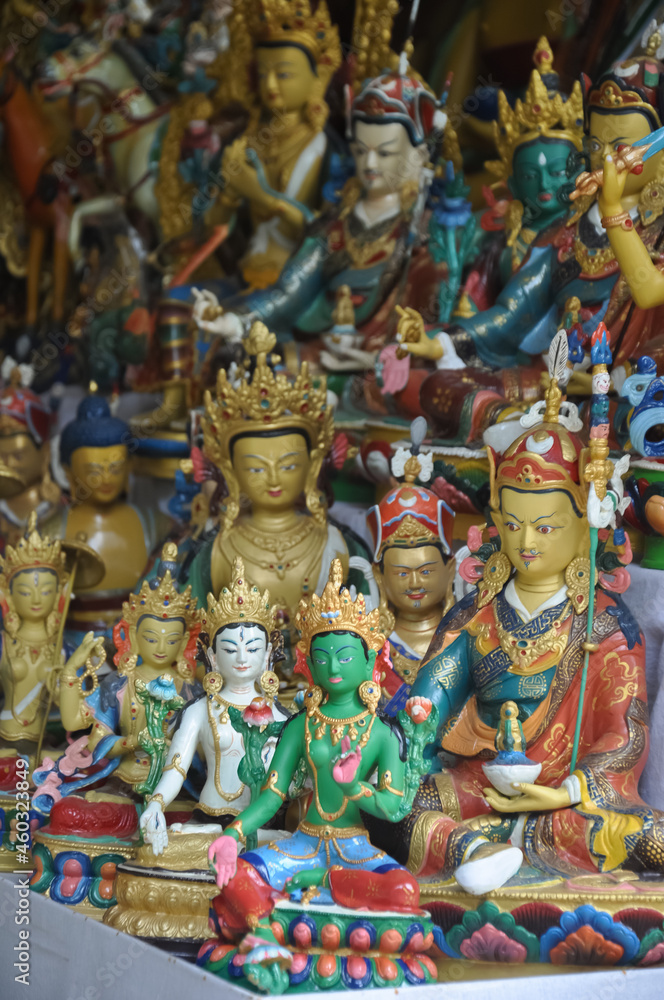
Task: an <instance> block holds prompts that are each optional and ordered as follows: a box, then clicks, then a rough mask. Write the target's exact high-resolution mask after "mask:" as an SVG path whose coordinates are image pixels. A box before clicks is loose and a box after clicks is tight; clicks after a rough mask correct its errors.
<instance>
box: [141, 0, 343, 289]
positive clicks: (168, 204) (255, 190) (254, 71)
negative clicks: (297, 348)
mask: <svg viewBox="0 0 664 1000" xmlns="http://www.w3.org/2000/svg"><path fill="white" fill-rule="evenodd" d="M226 26H227V29H228V34H229V45H228V48H227V49H226V51H225V52H224V53H222V55H221V56H220V57H219V59H218V60H217V61H216V63H215V64H214V65H213V66H211V67H210V69H209V71H208V75H209V76H212V77H215V78H216V79H217V81H218V83H219V87H218V90H217V91H216V92H215V93H214V94H212V95H211V98H207V97H202V96H201V95H200V94H197V95H192V97H191V99H190V100H187V99H185V101H184V102H183V103H182V105H181V107H179V108H176V109H175V114H174V116H173V119H172V122H171V127H170V130H169V134H168V136H167V137H166V143H165V146H164V156H163V158H162V166H161V172H162V178H163V179H162V181H161V185H162V190H163V192H164V195H165V199H164V201H163V222H164V229H165V233H166V235H167V236H169V235H175V232H174V231H173V227H174V225H175V226H177V225H178V220H179V219H180V218H181V213H177V212H175V213H174V212H173V211H171V208H172V207H174V206H175V205H176V204H177V202H178V200H179V201H180V202H181V201H182V190H183V187H184V186H185V185H184V183H183V181H182V178H181V176H180V175H179V174H178V161H179V157H180V147H181V141H182V138H183V135H184V130H185V129H186V128H187V127H189V126H190V123H191V122H192V121H193V122H194V123H199V124H203V125H204V124H205V121H206V120H208V121H209V119H210V118H212V117H213V116H214V115H215V114H216V113H217V112H218V111H220V110H221V109H223V108H224V107H225V106H227V105H233V104H235V105H236V106H237V104H238V103H239V104H240V105H241V106H242V107H243V109H244V111H245V112H247V113H248V125H247V127H246V129H245V131H244V132H243V134H242V135H241V136H240V137H239V138H236V139H235V140H234V141H233V142H232V143H231V144H230V145H228V146H227V147H226V148H225V149H224V151H223V153H222V156H221V163H220V167H219V173H220V176H221V182H222V190H221V194H220V196H219V199H218V201H217V204H216V206H215V207H214V208H213V209H212V210H211V212H209V213H208V215H209V218H210V221H212V220H213V217H214V221H216V222H223V221H228V219H229V218H231V217H233V216H235V215H236V213H237V212H238V210H239V209H240V208H241V207H242V205H247V206H248V208H249V216H250V227H249V236H250V240H249V245H248V248H247V249H246V252H245V253H244V256H243V257H242V259H241V261H240V267H239V270H240V272H241V274H242V276H243V278H244V280H245V282H247V283H248V284H249V285H250V286H252V287H260V288H262V287H265V286H266V285H269V284H271V283H272V282H274V281H275V280H276V279H277V277H278V276H279V273H280V271H281V268H282V267H283V265H284V263H285V262H286V260H287V259H288V257H289V256H290V254H291V253H292V251H293V250H294V248H295V247H296V246H297V243H298V240H299V237H300V234H301V232H302V229H303V227H304V225H305V223H306V222H308V221H310V219H311V218H312V215H313V212H314V211H315V210H316V209H318V208H319V207H320V204H321V189H322V173H323V168H324V164H325V162H326V160H327V158H328V156H329V152H330V150H329V146H330V136H329V135H328V134H326V132H325V125H326V122H327V118H328V114H329V108H328V105H327V103H326V102H325V92H326V90H327V87H328V84H329V82H330V79H331V77H332V75H333V73H334V72H335V70H336V69H337V68H338V67H339V65H340V64H341V48H340V45H339V34H338V31H337V28H336V26H334V25H333V24H332V22H331V20H330V15H329V12H328V9H327V4H326V3H325V0H320V2H318V3H317V4H316V3H315V2H313V3H310V2H309V0H247V2H246V3H242V4H235V5H234V7H233V10H232V12H231V14H230V16H229V18H228V20H227V22H226ZM169 195H171V197H169Z"/></svg>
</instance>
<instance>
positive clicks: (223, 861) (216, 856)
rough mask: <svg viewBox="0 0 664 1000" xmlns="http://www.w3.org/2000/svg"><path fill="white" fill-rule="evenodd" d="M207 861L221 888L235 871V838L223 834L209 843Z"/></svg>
mask: <svg viewBox="0 0 664 1000" xmlns="http://www.w3.org/2000/svg"><path fill="white" fill-rule="evenodd" d="M208 862H209V864H210V868H211V869H212V871H213V872H214V873H215V875H216V878H217V885H218V886H219V888H220V889H223V888H224V886H225V885H228V883H229V882H230V880H231V879H232V878H233V876H234V875H235V872H236V871H237V840H235V838H234V837H229V836H228V834H223V835H222V836H221V837H217V839H216V840H215V841H213V842H212V843H211V844H210V847H209V849H208Z"/></svg>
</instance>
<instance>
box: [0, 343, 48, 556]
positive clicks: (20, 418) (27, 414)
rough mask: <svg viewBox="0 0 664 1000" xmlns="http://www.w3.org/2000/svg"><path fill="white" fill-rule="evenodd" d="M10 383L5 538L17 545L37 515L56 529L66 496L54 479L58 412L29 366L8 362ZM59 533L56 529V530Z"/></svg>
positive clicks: (0, 457)
mask: <svg viewBox="0 0 664 1000" xmlns="http://www.w3.org/2000/svg"><path fill="white" fill-rule="evenodd" d="M8 368H9V369H10V371H9V385H7V386H5V388H4V389H3V390H2V392H1V393H0V536H1V537H2V540H3V541H4V543H5V544H6V543H7V542H9V543H10V544H12V545H15V544H16V543H17V542H18V541H19V539H20V538H22V536H23V534H24V532H25V529H26V528H27V526H28V521H29V519H30V515H31V514H32V513H33V511H34V513H36V515H37V526H38V527H39V528H40V529H43V530H46V531H47V532H49V531H51V529H52V528H54V526H55V525H56V524H57V519H58V516H59V514H60V513H61V511H62V504H63V499H62V493H61V491H60V488H59V487H58V485H57V484H56V483H54V482H53V480H52V479H51V472H50V464H51V445H50V440H49V439H50V437H51V432H52V429H53V413H52V412H51V410H50V409H49V407H48V406H47V405H46V404H45V403H44V402H43V400H42V399H40V397H39V396H38V395H37V394H36V393H34V392H32V390H31V389H30V388H29V387H28V385H27V384H24V380H25V382H27V381H28V380H29V379H28V377H27V372H29V371H30V369H29V368H28V366H27V365H15V366H13V367H12V363H11V359H5V361H4V363H3V366H2V373H3V376H5V377H6V375H5V373H6V371H7V369H8ZM53 533H55V531H53Z"/></svg>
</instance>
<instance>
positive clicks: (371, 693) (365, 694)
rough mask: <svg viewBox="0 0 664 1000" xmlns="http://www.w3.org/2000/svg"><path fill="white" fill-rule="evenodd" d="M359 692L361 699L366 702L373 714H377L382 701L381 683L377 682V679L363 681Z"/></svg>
mask: <svg viewBox="0 0 664 1000" xmlns="http://www.w3.org/2000/svg"><path fill="white" fill-rule="evenodd" d="M357 693H358V695H359V696H360V701H362V702H364V704H365V705H366V706H367V708H368V709H369V711H370V712H371V714H372V715H375V714H376V709H377V708H378V702H379V701H380V684H376V682H375V681H362V683H361V684H360V686H359V688H358V689H357Z"/></svg>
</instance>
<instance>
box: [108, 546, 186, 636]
mask: <svg viewBox="0 0 664 1000" xmlns="http://www.w3.org/2000/svg"><path fill="white" fill-rule="evenodd" d="M177 554H178V549H177V545H175V543H174V542H167V543H166V545H164V547H163V549H162V550H161V562H162V568H163V565H164V564H166V565H167V566H168V564H169V563H171V564H174V563H175V562H176V559H177ZM144 615H150V617H152V618H183V619H184V624H185V629H186V630H187V631H189V630H190V629H191V627H192V626H193V625H196V624H198V622H199V621H200V617H201V613H200V611H198V610H197V609H196V598H195V597H192V596H191V587H187V588H186V590H183V591H182V593H180V591H179V590H178V587H177V584H176V582H175V580H174V579H173V576H172V574H171V570H170V568H167V569H166V572H165V573H164V574H163V576H161V577H157V578H156V579H152V580H144V581H143V586H142V587H141V589H140V590H139V592H138V594H132V595H131V597H130V598H129V600H128V601H125V602H124V604H123V605H122V617H123V619H124V620H125V621H126V622H127V624H128V625H136V624H137V623H138V621H139V619H141V618H143V616H144Z"/></svg>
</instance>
